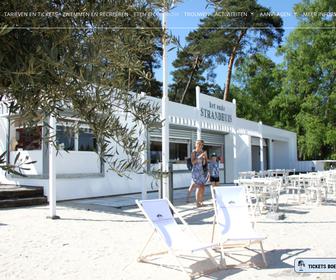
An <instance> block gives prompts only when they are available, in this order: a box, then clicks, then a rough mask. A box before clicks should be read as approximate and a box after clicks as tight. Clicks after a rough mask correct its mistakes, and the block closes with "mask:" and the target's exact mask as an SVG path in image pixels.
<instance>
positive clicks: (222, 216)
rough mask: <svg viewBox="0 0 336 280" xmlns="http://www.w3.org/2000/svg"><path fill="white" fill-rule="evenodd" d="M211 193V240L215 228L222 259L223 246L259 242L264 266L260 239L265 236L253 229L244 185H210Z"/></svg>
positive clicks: (245, 245) (233, 246)
mask: <svg viewBox="0 0 336 280" xmlns="http://www.w3.org/2000/svg"><path fill="white" fill-rule="evenodd" d="M211 194H212V198H213V204H214V209H215V217H214V224H213V231H212V240H211V241H212V242H213V241H214V235H215V228H216V229H217V231H216V234H217V236H218V239H219V243H220V249H221V253H222V258H223V259H224V257H225V253H224V249H225V248H235V247H247V248H249V247H250V245H251V244H252V243H259V244H260V248H261V254H262V258H263V261H264V264H265V267H266V266H267V262H266V258H265V253H264V249H263V245H262V241H263V240H264V239H266V236H263V235H260V234H258V233H257V232H256V231H255V230H254V229H253V226H252V223H251V221H250V216H249V213H248V205H247V201H246V193H245V189H244V187H239V186H232V187H231V186H226V187H214V188H213V187H211Z"/></svg>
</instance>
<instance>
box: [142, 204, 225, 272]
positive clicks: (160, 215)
mask: <svg viewBox="0 0 336 280" xmlns="http://www.w3.org/2000/svg"><path fill="white" fill-rule="evenodd" d="M136 204H137V205H138V207H139V208H140V209H141V211H142V212H143V214H144V215H145V217H146V218H147V220H148V222H149V223H150V224H151V225H152V227H153V229H154V231H153V233H152V234H151V236H150V238H149V240H148V241H147V243H146V245H145V247H144V248H143V249H142V251H141V253H140V256H139V258H138V261H139V262H140V261H142V262H146V260H147V258H148V257H150V256H154V255H159V254H163V253H170V254H171V255H173V256H174V257H175V259H176V261H177V262H178V265H179V267H180V269H181V270H182V271H183V272H185V273H186V274H187V275H188V276H189V277H190V278H192V277H195V276H197V275H199V274H205V273H210V272H214V271H217V270H219V268H220V265H219V264H218V263H217V262H216V260H215V259H214V257H213V256H212V255H211V253H210V252H209V250H208V248H213V247H214V246H215V245H214V244H212V243H211V244H204V243H201V242H200V241H199V240H198V239H197V238H196V236H195V235H194V234H193V233H192V232H191V231H190V229H189V227H188V224H187V223H186V222H185V221H184V219H183V218H182V217H181V216H180V215H179V213H178V212H177V210H176V209H175V207H174V206H173V205H172V204H171V203H170V201H169V200H167V199H152V200H140V201H139V200H136ZM171 210H172V211H173V212H174V214H175V215H176V216H177V217H178V218H179V220H180V221H181V222H182V225H178V224H177V223H176V221H175V219H174V217H173V215H172V212H171ZM155 232H156V233H158V234H159V236H160V238H161V239H162V241H163V243H164V244H165V247H166V249H167V251H165V252H159V253H154V254H150V255H146V256H144V255H143V253H144V251H145V249H146V247H147V246H148V244H149V242H150V240H151V239H152V237H153V236H154V233H155ZM202 250H203V251H204V252H205V253H206V254H207V256H208V257H209V258H210V260H211V262H212V263H213V265H214V268H212V269H209V270H206V271H203V272H201V273H197V274H193V273H188V272H187V270H186V269H185V267H184V266H183V264H182V262H181V261H180V258H178V255H179V254H180V253H181V252H184V253H185V252H189V253H195V252H198V251H202Z"/></svg>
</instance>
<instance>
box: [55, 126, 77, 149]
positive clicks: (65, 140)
mask: <svg viewBox="0 0 336 280" xmlns="http://www.w3.org/2000/svg"><path fill="white" fill-rule="evenodd" d="M74 135H75V133H74V128H73V127H69V126H61V125H58V126H57V127H56V143H57V145H58V148H59V149H61V150H67V151H73V150H75V137H74Z"/></svg>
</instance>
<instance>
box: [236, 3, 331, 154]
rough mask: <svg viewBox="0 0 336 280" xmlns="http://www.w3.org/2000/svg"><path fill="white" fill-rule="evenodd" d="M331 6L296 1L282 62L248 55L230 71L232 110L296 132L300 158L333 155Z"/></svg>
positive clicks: (282, 49)
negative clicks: (234, 99)
mask: <svg viewBox="0 0 336 280" xmlns="http://www.w3.org/2000/svg"><path fill="white" fill-rule="evenodd" d="M335 9H336V3H335V1H331V0H316V1H303V2H302V3H300V4H298V5H296V7H295V12H296V14H297V15H298V19H299V26H298V28H297V29H295V30H294V31H293V32H292V33H291V34H290V35H289V37H288V40H287V43H286V44H285V45H284V46H283V47H282V48H281V49H279V53H280V54H282V55H283V56H284V64H283V65H274V63H272V62H271V61H269V60H268V59H266V58H263V57H262V56H260V55H258V56H252V57H250V58H249V59H245V60H244V63H243V64H242V65H240V66H239V67H238V69H237V72H236V75H235V82H236V87H237V88H234V89H233V90H234V94H235V96H237V114H238V115H239V116H241V117H244V118H248V119H252V120H255V121H258V120H261V121H263V122H264V123H267V124H270V125H274V126H276V127H280V128H284V129H287V130H291V131H294V132H296V133H297V138H298V153H299V154H298V156H299V159H303V160H308V159H335V158H336V132H335V131H336V86H335V81H336V44H335V42H336V28H335V27H336V18H335V16H331V15H328V12H332V11H335ZM256 58H258V60H256ZM260 58H261V59H260Z"/></svg>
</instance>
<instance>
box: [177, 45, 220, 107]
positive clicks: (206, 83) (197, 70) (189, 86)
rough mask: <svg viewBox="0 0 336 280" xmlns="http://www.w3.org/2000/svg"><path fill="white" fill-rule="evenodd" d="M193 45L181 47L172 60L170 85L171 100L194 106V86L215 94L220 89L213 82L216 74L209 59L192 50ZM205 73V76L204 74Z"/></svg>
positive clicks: (206, 92)
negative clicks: (172, 67)
mask: <svg viewBox="0 0 336 280" xmlns="http://www.w3.org/2000/svg"><path fill="white" fill-rule="evenodd" d="M193 49H194V48H193V46H192V45H189V46H188V47H186V48H184V49H181V50H180V51H178V53H177V58H176V60H175V61H174V62H173V66H174V67H175V69H176V70H174V71H173V72H172V76H173V84H172V85H171V98H170V99H171V100H173V101H177V102H180V103H184V104H188V105H192V106H195V105H196V94H195V88H196V86H200V88H201V92H202V93H205V94H211V95H215V94H216V93H218V92H220V91H221V89H220V87H219V86H218V85H216V84H215V82H214V78H215V77H216V75H215V74H214V72H213V69H214V66H213V64H212V62H211V60H209V59H206V58H205V57H204V56H202V55H201V54H199V53H197V52H194V51H193ZM205 74H206V78H205V77H204V75H205Z"/></svg>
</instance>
